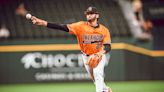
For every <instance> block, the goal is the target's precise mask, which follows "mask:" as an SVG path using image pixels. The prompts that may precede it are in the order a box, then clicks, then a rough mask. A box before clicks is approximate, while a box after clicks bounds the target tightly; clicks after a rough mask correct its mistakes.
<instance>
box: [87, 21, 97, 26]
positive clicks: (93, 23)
mask: <svg viewBox="0 0 164 92" xmlns="http://www.w3.org/2000/svg"><path fill="white" fill-rule="evenodd" d="M88 24H89V25H90V26H92V27H97V26H98V22H97V20H95V21H88Z"/></svg>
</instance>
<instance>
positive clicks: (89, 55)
mask: <svg viewBox="0 0 164 92" xmlns="http://www.w3.org/2000/svg"><path fill="white" fill-rule="evenodd" d="M82 53H83V54H84V55H85V56H87V57H88V56H90V55H88V54H85V53H84V52H82Z"/></svg>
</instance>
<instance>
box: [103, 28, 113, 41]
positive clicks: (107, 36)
mask: <svg viewBox="0 0 164 92" xmlns="http://www.w3.org/2000/svg"><path fill="white" fill-rule="evenodd" d="M104 33H105V34H104V39H103V44H111V36H110V32H109V30H108V29H107V28H105V32H104Z"/></svg>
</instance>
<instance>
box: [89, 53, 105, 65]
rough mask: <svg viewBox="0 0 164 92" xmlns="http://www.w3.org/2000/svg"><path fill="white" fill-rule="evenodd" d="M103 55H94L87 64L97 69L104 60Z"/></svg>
mask: <svg viewBox="0 0 164 92" xmlns="http://www.w3.org/2000/svg"><path fill="white" fill-rule="evenodd" d="M102 56H103V54H97V53H96V54H93V55H91V56H90V57H89V59H88V61H87V64H88V65H89V67H90V68H95V67H97V65H98V64H99V62H100V61H101V59H102Z"/></svg>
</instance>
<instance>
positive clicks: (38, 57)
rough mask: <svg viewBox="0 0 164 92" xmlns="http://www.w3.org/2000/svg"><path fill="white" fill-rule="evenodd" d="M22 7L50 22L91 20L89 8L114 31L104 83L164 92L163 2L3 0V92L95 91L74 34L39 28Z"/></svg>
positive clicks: (128, 91) (124, 91)
mask: <svg viewBox="0 0 164 92" xmlns="http://www.w3.org/2000/svg"><path fill="white" fill-rule="evenodd" d="M20 4H23V5H24V7H25V8H26V9H27V10H28V11H29V13H31V14H32V15H34V16H36V17H39V18H41V19H44V20H47V21H49V22H56V23H62V24H69V23H74V22H78V21H81V20H84V21H85V20H86V19H85V15H84V11H85V10H86V8H87V7H89V6H95V7H97V9H98V11H99V12H100V19H99V23H101V24H103V25H105V26H106V27H107V28H109V30H110V33H111V38H112V51H111V52H110V54H108V61H109V62H107V64H106V67H105V80H106V82H107V84H108V86H110V87H111V88H112V89H113V92H132V91H133V92H138V91H139V92H154V91H155V92H164V81H163V80H164V42H163V41H164V1H163V0H0V92H76V91H78V92H95V88H94V84H93V83H92V81H91V80H90V78H89V75H88V74H87V72H86V71H85V68H84V65H83V62H82V58H81V53H80V50H79V47H78V45H77V40H76V37H75V36H74V35H70V34H68V33H66V32H62V31H58V30H54V29H48V28H46V27H40V26H35V25H33V24H32V23H31V21H30V20H27V19H26V18H25V17H22V16H18V15H17V14H16V9H17V8H18V6H19V5H20Z"/></svg>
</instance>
